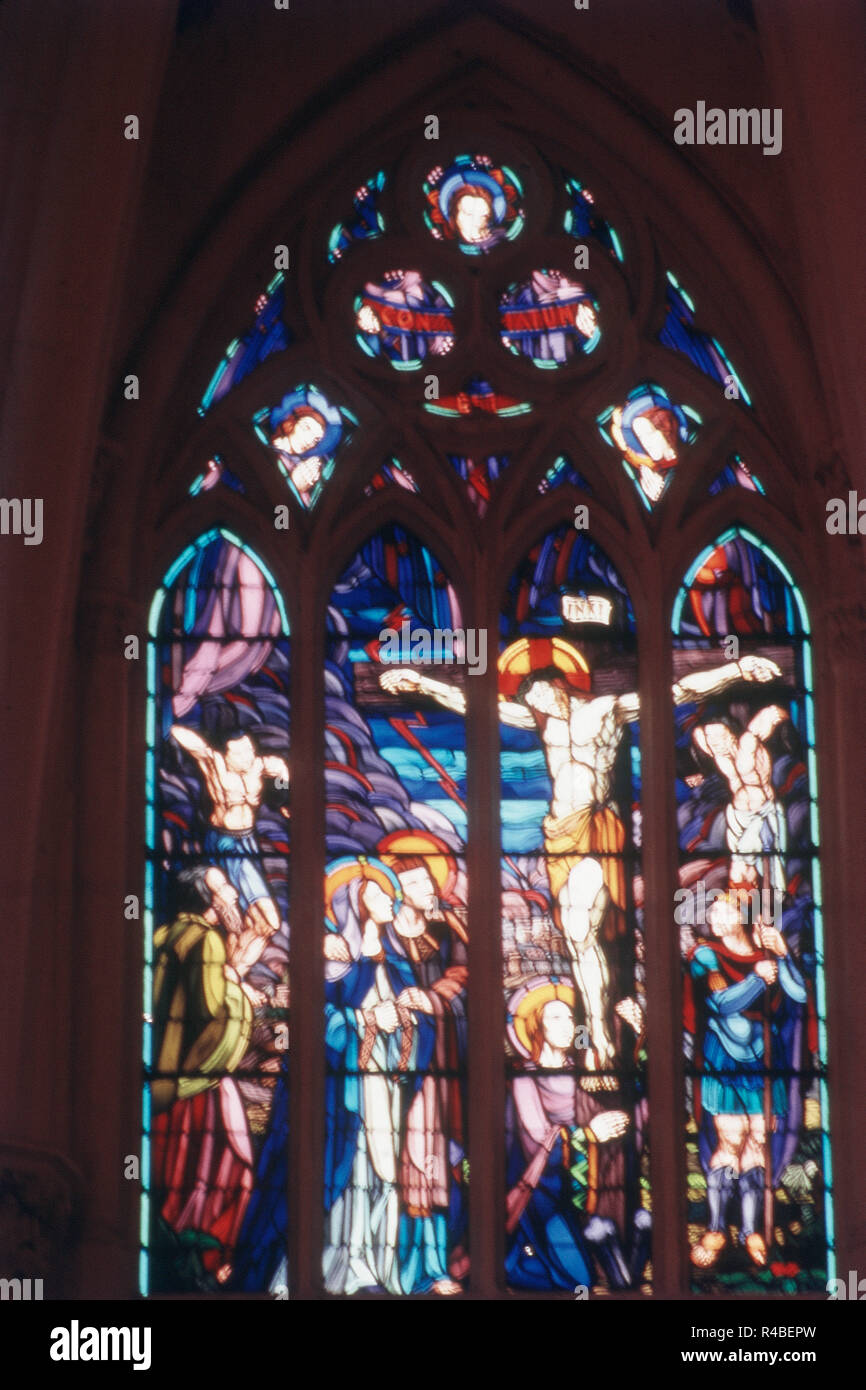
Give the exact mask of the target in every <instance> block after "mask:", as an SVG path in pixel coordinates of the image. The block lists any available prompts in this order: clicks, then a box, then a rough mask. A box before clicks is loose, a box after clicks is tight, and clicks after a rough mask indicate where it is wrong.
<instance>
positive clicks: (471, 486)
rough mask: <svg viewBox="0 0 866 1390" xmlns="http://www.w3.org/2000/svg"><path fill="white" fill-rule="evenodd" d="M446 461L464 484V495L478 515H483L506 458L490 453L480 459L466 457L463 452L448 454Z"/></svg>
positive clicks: (504, 465)
mask: <svg viewBox="0 0 866 1390" xmlns="http://www.w3.org/2000/svg"><path fill="white" fill-rule="evenodd" d="M448 462H449V463H450V464H451V467H452V468H453V469H454V471H455V473H458V474H459V475H460V477H461V478H462V479H463V481H464V483H465V484H466V495H467V497H468V498H469V500H470V502H471V503H472V505H473V507H474V508H475V510H476V511H477V513H478V515H479V516H484V515H485V513H486V511H487V508H488V506H489V505H490V496H491V493H492V491H493V488H494V486H495V484H496V483H497V481H498V480H499V479H500V478H501V477H502V474H503V473H504V472H505V470H506V468H507V467H508V459H507V458H506V457H505V456H504V455H501V454H490V455H489V456H488V457H487V458H480V459H472V458H467V457H466V456H465V455H464V454H449V455H448Z"/></svg>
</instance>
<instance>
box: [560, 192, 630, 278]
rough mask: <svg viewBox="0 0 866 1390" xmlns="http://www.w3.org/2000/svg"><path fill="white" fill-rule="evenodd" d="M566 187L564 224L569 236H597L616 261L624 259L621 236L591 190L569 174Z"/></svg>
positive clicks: (578, 237) (581, 237)
mask: <svg viewBox="0 0 866 1390" xmlns="http://www.w3.org/2000/svg"><path fill="white" fill-rule="evenodd" d="M565 188H566V192H567V194H568V207H567V208H566V211H565V216H564V218H563V225H564V227H565V230H566V231H567V232H568V234H569V236H572V237H574V238H575V239H576V240H580V241H582V240H584V239H585V238H586V237H589V236H591V237H595V239H596V241H598V242H600V243H601V245H602V246H603V247H604V248H605V250H606V251H607V252H608V253H609V255H610V256H612V257H613V259H614V260H615V261H623V260H624V256H623V253H622V246H621V245H620V240H619V237H618V236H617V234H616V232H615V231H614V229H613V227H612V226H611V225H610V223H609V222H607V221H606V220H605V218H603V217H602V215H601V213H600V212H599V211H598V209H597V207H596V205H595V198H594V197H593V195H592V193H591V192H590V190H589V189H588V188H587V187H586V185H585V184H583V183H581V182H580V180H579V179H574V178H571V177H570V176H569V175H566V176H565Z"/></svg>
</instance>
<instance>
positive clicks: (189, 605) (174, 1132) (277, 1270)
mask: <svg viewBox="0 0 866 1390" xmlns="http://www.w3.org/2000/svg"><path fill="white" fill-rule="evenodd" d="M288 681H289V638H288V624H287V622H286V614H285V609H284V607H283V603H282V599H281V597H280V595H279V592H278V591H277V589H276V588H275V586H274V582H273V580H272V578H271V576H270V575H269V574H268V572H267V570H266V569H265V567H264V565H263V564H262V562H261V561H260V560H259V559H258V558H257V557H256V556H255V555H254V554H253V553H252V552H251V551H250V550H249V549H248V548H247V547H246V546H245V545H243V543H242V542H241V541H240V540H238V539H237V537H235V536H233V535H231V534H230V533H229V532H227V531H222V530H215V531H211V532H208V533H207V534H206V535H204V536H202V537H201V538H200V539H199V540H198V541H197V542H196V543H195V544H194V545H191V546H189V547H188V548H187V549H186V550H185V551H184V552H183V554H182V555H181V556H180V558H179V559H178V560H177V562H176V563H175V564H174V565H172V567H171V569H170V570H169V572H168V574H167V575H166V577H165V580H164V582H163V584H162V586H161V588H160V589H159V590H158V592H157V595H156V598H155V599H154V602H153V605H152V609H151V618H150V642H149V647H148V713H147V734H148V752H147V789H148V807H147V822H146V843H147V861H146V881H145V913H144V922H145V962H146V964H145V1036H144V1066H145V1090H144V1133H145V1141H144V1162H143V1186H144V1194H145V1195H144V1198H143V1210H142V1233H143V1241H144V1246H145V1248H144V1250H143V1254H142V1270H141V1282H142V1290H143V1291H144V1292H159V1293H193V1292H205V1291H215V1290H217V1289H219V1288H226V1289H236V1290H237V1289H245V1290H249V1291H255V1292H264V1291H266V1290H267V1289H268V1288H270V1287H271V1285H272V1283H273V1282H274V1281H282V1282H283V1283H284V1282H285V1280H286V1277H287V1275H286V1248H285V1235H286V1231H285V1225H286V1223H285V1183H284V1181H282V1185H281V1179H280V1175H279V1173H275V1171H274V1166H273V1162H272V1154H273V1152H274V1150H279V1151H280V1153H284V1145H285V1140H286V1125H287V1119H288V1109H287V1099H286V1097H287V1084H288V1082H287V1074H286V1047H287V1042H288V1023H287V1018H288V1015H287V1007H288V975H287V969H288V953H289V935H288V891H289V889H288V877H289V821H288V805H289V803H288V796H289V694H288V690H289V687H288ZM283 1177H284V1169H283Z"/></svg>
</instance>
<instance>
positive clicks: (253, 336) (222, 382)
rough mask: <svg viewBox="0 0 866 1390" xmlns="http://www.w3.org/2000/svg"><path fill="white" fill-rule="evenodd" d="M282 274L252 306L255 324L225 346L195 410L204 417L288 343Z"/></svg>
mask: <svg viewBox="0 0 866 1390" xmlns="http://www.w3.org/2000/svg"><path fill="white" fill-rule="evenodd" d="M283 278H284V277H283V274H282V271H280V272H279V274H277V275H275V276H274V278H273V280H272V281H271V283H270V284H269V285H268V287H267V289H266V290H265V292H264V294H261V295H259V297H258V299H257V300H256V305H255V320H254V322H253V326H252V328H250V329H249V331H248V332H247V333H245V334H244V336H243V337H242V338H235V339H234V340H233V342H231V343H229V345H228V348H227V349H226V354H225V357H224V358H223V360H222V361H221V362H220V364H219V366H218V367H217V369H216V371H215V372H214V374H213V377H212V378H211V381H210V384H209V385H208V388H207V390H206V391H205V393H204V396H203V397H202V401H201V405H200V406H199V408H198V413H199V415H204V414H206V412H207V411H208V410H210V408H211V407H212V406H214V405H216V403H217V401H221V400H222V398H223V396H227V395H228V393H229V391H231V389H232V387H233V386H237V385H238V383H239V382H241V381H243V379H244V377H246V376H249V374H250V372H251V371H252V370H253V368H254V367H257V366H258V365H259V363H260V362H264V360H265V358H266V357H270V356H271V354H272V353H274V352H282V350H283V349H284V348H287V347H288V346H289V343H290V342H291V341H292V335H291V333H290V331H289V329H288V327H287V326H286V324H285V322H284V319H283V314H284V312H285V308H284V299H285V289H284V285H283Z"/></svg>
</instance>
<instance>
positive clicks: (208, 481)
mask: <svg viewBox="0 0 866 1390" xmlns="http://www.w3.org/2000/svg"><path fill="white" fill-rule="evenodd" d="M215 487H227V488H228V489H229V491H230V492H241V493H243V492H246V488H245V487H244V485H243V483H242V482H241V480H240V478H239V477H238V476H237V474H236V473H233V472H232V470H231V469H230V468H229V467H228V466H227V465H226V463H225V462H224V460H223V459H222V458H221V456H220V455H219V454H214V455H213V457H212V458H209V459H208V461H207V464H206V465H205V470H204V472H203V473H199V474H198V475H197V476H196V477H195V478H194V479H193V481H192V482H191V483H190V486H189V495H190V497H199V496H200V495H201V493H203V492H210V491H211V489H212V488H215Z"/></svg>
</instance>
